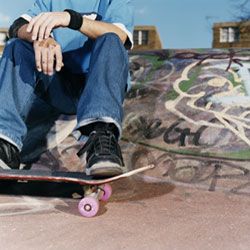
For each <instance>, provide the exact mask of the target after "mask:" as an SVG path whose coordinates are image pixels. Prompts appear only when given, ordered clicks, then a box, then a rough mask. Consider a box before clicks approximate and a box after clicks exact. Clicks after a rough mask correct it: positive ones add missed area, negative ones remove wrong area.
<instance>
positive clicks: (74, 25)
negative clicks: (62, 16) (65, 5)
mask: <svg viewBox="0 0 250 250" xmlns="http://www.w3.org/2000/svg"><path fill="white" fill-rule="evenodd" d="M64 11H66V12H68V13H69V14H70V22H69V26H68V27H69V28H70V29H73V30H79V29H80V28H81V27H82V23H83V18H82V15H81V14H80V13H79V12H76V11H74V10H70V9H66V10H64Z"/></svg>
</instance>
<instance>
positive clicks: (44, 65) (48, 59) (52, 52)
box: [33, 37, 63, 76]
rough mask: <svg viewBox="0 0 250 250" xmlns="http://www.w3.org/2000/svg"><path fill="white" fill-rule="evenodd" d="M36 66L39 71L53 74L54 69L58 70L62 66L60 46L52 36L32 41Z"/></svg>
mask: <svg viewBox="0 0 250 250" xmlns="http://www.w3.org/2000/svg"><path fill="white" fill-rule="evenodd" d="M33 47H34V51H35V60H36V67H37V70H38V71H39V72H43V73H44V74H46V75H50V76H51V75H53V73H54V69H55V70H56V71H60V70H61V68H62V67H63V58H62V50H61V46H60V45H59V44H58V43H57V42H56V41H55V39H53V38H51V37H50V38H47V39H45V40H43V41H34V43H33Z"/></svg>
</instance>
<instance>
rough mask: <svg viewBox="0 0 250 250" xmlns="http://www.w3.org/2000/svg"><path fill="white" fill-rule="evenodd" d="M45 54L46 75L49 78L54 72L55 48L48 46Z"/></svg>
mask: <svg viewBox="0 0 250 250" xmlns="http://www.w3.org/2000/svg"><path fill="white" fill-rule="evenodd" d="M47 53H48V55H47V60H48V61H47V73H48V75H50V76H51V75H53V72H54V58H55V47H54V46H50V47H49V49H48V51H47Z"/></svg>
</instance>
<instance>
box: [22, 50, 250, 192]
mask: <svg viewBox="0 0 250 250" xmlns="http://www.w3.org/2000/svg"><path fill="white" fill-rule="evenodd" d="M249 68H250V50H179V51H178V50H177V51H174V50H162V51H154V52H147V53H145V52H143V54H140V53H132V54H130V73H131V81H132V88H131V90H130V91H129V92H128V94H127V97H126V101H125V104H124V106H125V116H124V124H123V127H124V131H123V138H122V142H121V145H122V151H123V154H124V158H125V162H126V164H127V166H128V168H130V169H132V168H138V167H141V166H143V165H147V164H148V163H154V164H155V165H156V168H155V169H154V170H152V171H149V172H147V173H145V174H143V175H140V176H138V177H139V178H141V179H142V180H143V181H147V182H159V183H161V182H164V183H167V182H169V183H174V184H178V185H191V186H196V187H200V188H204V189H206V190H210V191H214V190H217V189H222V190H225V191H229V192H231V193H242V194H245V195H250V172H249V171H250V73H249ZM75 124H76V123H75V120H74V118H72V117H70V118H65V117H64V118H63V120H59V121H58V122H57V123H56V125H55V126H54V128H53V129H52V130H51V132H50V133H49V135H48V137H47V138H48V139H49V140H48V142H47V145H49V147H50V148H51V150H49V151H47V152H46V153H44V154H42V156H41V157H40V159H39V160H38V162H37V163H36V164H33V167H34V168H39V169H41V168H42V169H46V168H50V169H53V170H67V169H69V166H70V170H74V171H81V170H82V165H83V164H84V163H82V162H81V161H80V160H79V159H78V158H77V156H76V152H77V151H78V150H79V148H80V146H79V145H78V142H76V140H75V139H74V136H72V134H71V135H70V136H68V137H67V135H68V134H69V133H70V132H71V131H72V128H73V127H74V126H75ZM31 134H32V133H31ZM34 134H36V135H37V132H36V129H34ZM31 137H32V136H31ZM29 145H31V144H29ZM55 145H57V146H55ZM35 148H36V147H35V145H33V144H32V149H33V150H29V157H30V158H35V157H36V156H37V155H38V154H39V148H38V149H35ZM43 150H44V147H43ZM40 152H41V150H40ZM34 154H35V155H34ZM29 157H28V158H29ZM24 167H27V166H24Z"/></svg>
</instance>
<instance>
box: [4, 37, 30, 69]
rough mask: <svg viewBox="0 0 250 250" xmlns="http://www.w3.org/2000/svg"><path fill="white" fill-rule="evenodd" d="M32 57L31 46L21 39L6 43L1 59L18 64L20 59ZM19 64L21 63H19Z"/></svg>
mask: <svg viewBox="0 0 250 250" xmlns="http://www.w3.org/2000/svg"><path fill="white" fill-rule="evenodd" d="M32 55H34V50H33V46H32V44H31V43H28V42H26V41H24V40H22V39H19V38H14V39H11V40H9V41H8V42H7V44H6V46H5V49H4V51H3V55H2V57H3V58H4V57H5V58H8V59H11V60H12V61H13V62H15V64H16V63H18V62H19V61H20V60H21V59H22V58H25V59H28V58H31V56H32ZM20 62H21V61H20Z"/></svg>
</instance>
